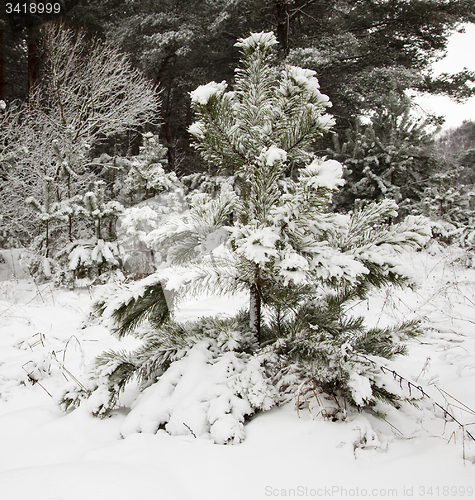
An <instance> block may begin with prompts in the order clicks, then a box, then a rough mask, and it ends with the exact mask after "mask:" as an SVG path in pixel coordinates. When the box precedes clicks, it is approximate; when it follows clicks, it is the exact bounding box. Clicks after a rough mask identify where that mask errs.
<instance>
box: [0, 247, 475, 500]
mask: <svg viewBox="0 0 475 500" xmlns="http://www.w3.org/2000/svg"><path fill="white" fill-rule="evenodd" d="M7 253H8V252H5V251H3V252H2V255H3V256H4V257H5V259H4V260H3V263H0V277H1V278H2V279H3V281H0V499H2V500H3V499H5V500H32V499H39V500H79V499H81V500H85V499H88V500H96V499H97V500H98V499H101V500H102V499H114V500H126V499H127V500H130V499H140V500H158V499H163V500H199V499H211V500H214V499H216V500H221V499H229V500H231V499H239V500H241V499H249V500H254V499H255V500H259V499H264V498H275V497H278V498H280V497H287V498H288V497H296V498H299V497H300V498H348V497H354V498H360V497H373V498H406V497H411V496H412V497H414V498H459V497H460V498H465V497H469V498H470V497H474V496H475V491H474V489H475V443H474V442H473V441H472V440H471V439H470V437H469V436H468V435H467V433H466V432H463V430H462V429H461V428H460V426H459V425H458V424H457V423H456V422H454V421H451V419H450V418H447V419H445V418H444V412H443V410H442V409H441V408H445V409H446V410H448V411H449V413H451V414H452V415H454V416H455V417H456V418H457V419H458V420H459V422H461V423H462V424H464V425H465V430H466V431H468V432H471V433H472V434H473V435H475V389H474V387H475V328H474V325H475V270H473V269H467V268H465V267H463V266H462V265H460V264H459V263H457V262H455V263H453V260H454V257H455V254H454V253H453V252H446V251H442V250H441V249H435V250H434V251H433V252H427V251H425V252H422V253H417V254H416V253H413V254H410V255H408V257H407V263H408V265H410V266H411V267H412V268H413V269H414V271H415V273H416V274H417V276H418V279H419V281H420V286H419V288H418V289H417V290H416V291H409V290H405V291H395V290H390V291H388V292H382V293H381V294H379V295H377V296H374V297H372V298H371V299H370V300H369V301H365V302H364V303H360V304H357V305H356V306H355V309H357V310H358V311H357V312H358V313H360V314H364V315H365V316H366V317H367V320H368V322H369V323H372V324H378V325H380V326H381V325H383V324H388V323H391V322H392V321H395V320H398V319H411V318H415V317H417V318H420V319H422V320H423V322H424V326H425V328H426V333H425V335H424V336H422V337H420V338H419V339H416V340H414V341H412V342H411V343H410V349H409V354H408V356H406V357H404V358H400V359H399V360H398V361H397V362H396V363H394V364H393V367H396V368H397V372H398V373H399V374H400V375H403V376H404V377H405V378H406V379H407V380H409V381H411V382H412V383H413V384H414V385H416V386H421V387H422V388H424V390H425V391H426V392H427V393H428V394H430V395H431V397H432V398H433V399H432V400H425V401H421V403H420V407H419V408H416V407H412V406H409V405H408V406H405V407H403V408H402V410H400V411H396V410H394V409H390V408H388V413H387V415H386V416H385V417H384V419H382V418H378V417H376V416H375V415H373V414H371V413H369V412H368V413H366V412H363V413H361V414H356V413H354V414H351V415H350V417H349V418H348V420H347V421H345V422H330V421H325V420H323V419H322V418H321V417H319V416H317V415H312V414H310V413H309V412H308V411H307V410H300V411H299V412H297V411H296V409H295V408H294V406H293V405H287V406H283V407H280V408H274V409H273V410H271V411H269V412H266V413H261V414H258V415H255V416H254V417H253V418H252V419H251V420H250V421H249V422H248V423H247V424H246V426H245V431H246V439H245V441H244V442H243V443H242V444H239V445H225V446H223V445H216V444H213V443H212V442H211V441H210V440H208V439H206V438H198V439H195V438H194V437H193V436H192V435H190V436H179V437H176V436H175V437H172V436H170V435H168V434H167V433H166V432H165V431H164V430H160V431H158V433H157V434H156V435H150V434H132V435H130V436H128V437H127V438H125V439H124V438H121V436H120V428H121V424H122V422H123V421H124V419H125V416H126V410H119V411H116V412H113V413H112V414H111V415H110V417H109V418H106V419H104V420H99V419H96V418H94V417H92V416H91V415H90V413H89V412H88V411H87V408H86V407H85V405H83V406H82V407H80V408H79V409H77V410H75V411H73V412H72V413H69V414H65V413H62V412H61V411H60V410H59V409H58V407H57V406H56V404H55V401H54V396H55V394H56V393H57V391H58V389H59V388H60V387H61V386H62V385H63V384H64V383H65V382H66V379H68V380H70V381H71V380H73V381H74V380H75V379H77V380H78V382H81V379H82V377H83V376H84V370H85V366H86V365H87V364H88V363H89V362H90V361H91V360H92V359H93V358H94V356H95V355H97V354H99V353H100V352H102V351H104V350H108V349H111V348H116V349H117V348H127V347H128V346H130V345H132V344H133V342H134V341H133V340H128V339H125V340H124V341H122V342H119V341H118V340H116V339H115V338H113V337H112V336H110V334H109V333H108V331H107V329H106V327H105V326H104V325H101V324H99V323H97V322H94V321H90V319H89V311H90V305H91V303H92V301H93V300H94V296H95V294H97V293H99V292H98V290H92V289H91V290H87V289H86V290H84V289H83V290H75V291H67V290H58V289H55V288H54V287H53V286H52V285H50V284H42V285H38V286H37V285H36V284H35V283H34V282H31V281H27V280H26V279H25V276H24V275H23V274H22V273H21V270H20V265H21V262H20V260H19V258H18V257H19V254H18V253H17V254H13V253H11V252H10V254H9V255H10V256H8V255H6V254H7ZM15 276H16V277H17V278H15ZM18 278H19V279H18ZM238 305H240V303H239V300H235V299H214V298H207V299H203V300H202V301H196V302H194V303H190V304H187V305H186V306H184V307H183V309H182V311H181V313H180V314H181V317H183V318H185V317H193V316H197V315H201V314H207V313H210V312H213V311H214V312H217V311H223V309H224V310H227V311H229V312H231V309H235V308H236V307H237V306H238ZM33 379H35V380H39V382H38V383H34V384H33V383H32V380H33ZM397 382H398V383H399V379H398V381H397ZM400 383H401V386H402V387H403V388H404V390H407V387H406V386H405V384H406V382H405V381H401V382H400ZM406 385H407V384H406ZM412 390H413V391H417V389H414V388H413V389H412ZM127 397H130V398H133V397H135V394H134V393H133V389H131V394H130V395H127V394H126V395H125V400H127ZM435 403H437V404H438V405H439V406H437V405H436V404H435Z"/></svg>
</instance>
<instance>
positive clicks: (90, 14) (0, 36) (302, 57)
mask: <svg viewBox="0 0 475 500" xmlns="http://www.w3.org/2000/svg"><path fill="white" fill-rule="evenodd" d="M34 3H35V2H26V4H28V5H29V4H34ZM58 5H60V14H54V13H53V14H50V15H47V14H43V15H39V14H38V13H36V14H30V11H31V9H30V8H29V10H28V13H26V14H25V13H24V12H20V13H18V12H11V13H9V14H7V10H6V7H5V2H3V1H2V3H1V4H0V7H1V12H2V14H1V21H0V23H1V24H0V27H1V30H0V99H1V100H3V101H4V102H6V103H7V104H8V111H4V112H3V115H4V117H3V122H2V127H3V132H2V137H3V139H2V141H3V142H2V143H3V149H4V151H3V153H2V157H1V166H0V168H1V179H2V183H3V184H4V189H2V214H1V216H2V222H3V224H2V226H3V230H2V233H3V234H2V240H1V244H2V245H3V246H8V245H11V244H12V243H13V242H14V241H15V245H16V246H18V244H21V245H25V244H31V242H32V238H34V237H35V236H38V234H39V233H38V231H39V225H38V224H37V223H36V221H35V219H34V217H32V212H31V210H33V211H35V210H36V211H37V213H38V210H40V209H39V206H36V209H35V207H34V205H31V203H30V207H31V210H30V208H29V209H28V210H26V205H25V204H24V203H23V202H24V200H25V199H26V198H28V197H29V196H30V197H34V198H35V199H36V200H37V202H38V203H40V204H41V203H43V204H44V200H43V201H42V202H41V200H40V199H44V196H45V194H44V192H45V189H50V191H51V193H52V192H53V191H54V190H55V189H56V188H57V187H58V186H56V184H57V183H58V182H59V183H60V184H61V185H62V184H64V182H66V183H68V187H67V188H66V191H67V195H65V194H64V193H62V194H61V192H62V188H61V189H59V190H58V189H56V195H55V200H54V201H55V202H58V203H60V202H61V203H62V204H63V205H64V203H65V201H64V200H65V198H72V197H73V195H79V194H81V195H84V194H85V193H86V192H87V191H93V190H92V189H89V188H90V187H91V185H92V183H94V182H96V181H101V182H103V184H102V185H103V188H104V196H105V201H111V200H117V201H118V202H120V203H121V204H122V205H124V206H127V205H131V204H136V203H138V202H140V201H142V200H143V199H145V198H146V197H148V196H149V195H151V194H154V193H156V192H157V188H156V187H155V188H154V187H151V186H149V188H146V187H144V186H145V184H144V182H145V181H144V180H142V187H139V186H138V185H136V186H135V188H134V189H132V187H131V185H130V180H129V182H128V190H127V189H123V186H122V185H123V184H124V183H125V178H126V177H127V175H128V174H129V170H130V168H131V167H130V165H131V163H130V162H131V161H132V160H131V158H132V157H134V158H136V157H137V156H138V155H140V153H139V148H140V147H145V144H144V140H143V138H142V134H143V133H152V134H154V135H156V136H157V138H158V139H159V141H160V144H161V145H162V146H163V148H165V149H161V150H160V152H158V151H157V154H158V155H159V156H158V157H157V158H156V159H155V160H156V161H157V162H159V163H160V165H161V166H162V168H163V169H164V171H165V172H167V173H174V174H175V175H176V176H177V177H178V178H180V179H181V178H183V177H184V176H189V175H190V174H198V173H206V174H210V175H214V174H216V168H215V167H213V166H212V165H209V164H206V163H205V162H204V161H203V160H202V158H201V157H200V155H199V154H197V152H196V151H195V150H194V148H193V147H191V145H190V140H191V137H190V134H189V133H188V127H189V126H190V125H191V123H192V122H193V114H192V112H191V107H190V95H189V93H190V92H191V91H192V90H194V89H195V88H196V87H197V86H198V85H201V84H204V83H207V82H209V81H213V80H214V81H217V82H220V81H222V80H226V81H227V82H229V83H231V82H232V81H233V79H234V67H235V66H236V64H237V61H238V58H239V53H238V51H237V50H236V48H235V47H234V43H235V41H236V40H237V39H238V38H239V37H241V36H244V35H246V34H248V33H250V32H251V31H254V32H258V31H270V30H272V31H273V32H274V33H275V35H276V37H277V40H278V41H279V45H278V46H277V63H278V64H281V65H284V64H295V65H298V66H301V67H305V68H309V69H311V70H314V71H316V74H317V77H318V80H319V84H320V86H321V88H322V91H323V92H324V93H325V94H326V95H328V96H329V98H330V100H331V102H332V108H331V114H332V116H333V117H334V119H335V122H336V123H335V125H334V127H333V128H332V132H331V133H330V134H325V135H324V136H323V137H322V138H321V139H320V140H319V141H317V142H316V143H315V146H314V151H315V152H316V153H318V154H319V155H320V156H324V155H326V156H327V157H329V158H335V159H337V160H339V161H340V162H342V163H343V164H344V166H345V168H346V171H345V174H344V176H345V179H347V180H348V181H349V182H347V183H346V185H345V187H343V189H342V190H341V191H340V193H339V194H338V195H337V196H336V198H335V200H334V203H335V205H336V206H337V207H338V208H339V209H343V210H345V211H347V210H351V209H352V208H353V205H354V203H355V202H356V201H357V200H379V199H382V198H387V197H390V198H392V199H395V200H396V201H397V202H398V203H399V205H400V208H402V209H403V210H405V209H406V207H411V210H412V211H414V210H417V211H418V212H419V213H426V214H428V213H429V212H430V213H431V215H433V216H435V215H438V216H440V217H441V218H442V219H444V220H446V219H447V221H448V222H449V223H451V224H452V223H455V226H456V227H457V229H460V226H461V224H465V223H467V222H468V219H467V217H466V216H467V215H468V213H467V212H466V211H464V215H462V214H461V211H460V203H462V204H463V203H467V200H469V199H470V196H469V191H470V189H469V188H467V187H462V186H460V184H461V183H462V184H468V185H470V182H467V181H469V180H470V179H471V178H472V177H471V167H472V166H473V160H471V157H472V156H473V154H472V153H471V150H472V149H473V147H474V143H473V140H474V139H473V127H472V126H471V124H470V123H467V124H465V125H463V126H462V127H461V128H460V130H458V131H453V132H450V133H447V134H445V136H444V137H440V136H437V137H438V138H437V140H435V137H436V136H435V135H434V133H435V132H436V130H437V125H438V124H439V123H441V119H442V117H437V116H423V115H422V114H421V113H420V111H419V110H418V109H417V106H415V105H414V104H413V103H412V102H411V100H410V99H409V97H407V96H408V95H411V91H415V90H416V91H419V92H423V93H428V94H433V95H435V94H444V95H448V96H451V97H452V98H453V99H457V100H461V101H463V99H465V98H467V97H469V96H471V95H473V92H474V90H473V81H474V79H475V75H474V74H473V73H472V72H470V71H463V72H461V73H458V74H455V75H449V74H442V75H438V76H434V74H433V73H432V71H431V64H432V63H433V62H434V61H436V60H437V59H439V58H441V57H443V55H444V50H445V48H446V46H447V39H448V37H449V35H450V34H451V33H453V32H454V31H456V30H458V29H461V26H462V23H471V22H473V20H474V11H473V5H472V3H471V2H469V1H455V0H453V1H452V0H451V1H440V2H439V1H436V2H434V1H419V0H417V1H410V2H408V1H396V0H394V1H384V2H382V1H370V0H366V1H358V2H345V1H331V2H328V1H325V2H322V1H318V0H307V1H303V0H302V1H300V0H295V1H261V0H259V1H255V0H239V1H224V0H223V1H209V2H208V1H206V2H197V3H196V5H195V3H194V2H193V1H191V0H190V1H187V2H180V1H161V2H158V3H157V2H149V1H132V0H128V1H125V0H124V1H118V0H106V1H103V2H92V1H81V0H76V1H67V0H64V1H61V2H58ZM49 21H54V22H61V23H63V25H64V26H65V27H69V28H71V29H72V30H78V29H81V30H82V35H81V40H82V42H81V43H82V44H83V45H84V46H83V47H82V48H81V47H78V45H80V44H79V43H78V42H77V41H72V40H69V41H67V40H60V39H57V40H55V41H54V43H56V48H53V49H52V48H51V47H48V46H47V43H48V42H46V41H45V36H46V35H45V33H46V32H45V30H44V29H43V28H44V26H45V23H47V22H49ZM46 31H47V30H46ZM69 36H72V35H71V34H70V35H69ZM68 43H69V44H71V45H67V44H68ZM65 44H66V45H65ZM74 44H75V45H76V48H77V49H76V51H77V56H78V59H77V60H76V62H75V64H76V67H66V65H67V64H69V63H70V62H71V61H68V60H67V51H68V50H73V48H72V47H73V45H74ZM89 44H91V45H89ZM101 44H106V45H107V46H108V47H111V48H113V51H114V54H115V56H114V57H115V59H114V60H109V61H108V66H109V69H110V71H109V70H105V71H109V73H114V72H115V77H114V76H113V75H112V74H109V77H110V78H111V80H109V83H108V84H110V85H112V87H111V88H109V89H105V88H102V89H101V91H100V92H103V91H106V92H109V93H111V92H115V96H113V97H111V94H109V96H110V100H109V102H108V103H107V106H109V107H111V106H112V107H114V106H115V104H113V103H114V102H115V103H118V102H122V103H125V101H124V99H123V97H124V96H123V95H121V94H120V90H119V88H114V87H113V85H114V83H113V78H117V79H119V78H121V75H124V74H125V73H127V71H128V69H126V67H127V64H126V62H125V59H121V58H120V56H119V53H120V54H124V55H127V57H128V59H129V60H130V61H131V63H132V65H133V67H134V68H136V69H137V71H138V72H139V73H140V75H141V76H143V78H144V80H145V81H146V82H147V85H148V90H147V91H146V92H148V93H147V96H146V97H145V96H144V95H142V96H140V95H138V94H139V91H137V93H136V94H137V95H136V96H135V97H130V99H131V100H130V102H129V104H128V106H129V107H128V109H129V110H134V112H133V113H132V114H134V113H135V116H131V115H130V114H127V112H126V113H125V114H124V110H119V109H118V108H117V109H116V116H115V117H109V116H106V114H104V116H103V117H102V118H101V120H102V121H101V123H100V124H99V123H98V124H96V125H95V129H94V131H92V129H90V130H88V131H84V133H83V131H82V132H81V134H80V135H81V141H79V142H78V140H79V136H78V137H77V138H75V139H74V140H75V141H76V142H77V144H76V145H75V146H74V148H76V149H74V152H73V151H72V150H71V148H72V146H71V145H70V146H68V147H66V146H62V150H61V151H59V150H57V149H56V150H55V148H57V147H58V146H57V144H58V141H60V142H61V141H63V139H64V137H66V136H67V134H68V133H69V134H72V132H71V129H70V128H69V129H68V127H71V126H72V127H74V126H76V125H71V123H69V122H68V120H73V118H72V117H70V118H66V119H65V120H64V123H63V125H65V127H64V130H62V131H59V130H58V131H57V134H59V135H58V136H57V137H53V136H52V135H51V134H52V132H51V131H50V132H45V130H44V129H45V126H44V124H41V120H42V119H45V118H44V116H43V117H42V118H41V117H37V118H32V120H33V121H35V122H36V123H35V124H32V125H31V127H30V132H29V134H30V138H26V137H25V136H26V135H27V133H26V132H23V133H22V135H23V139H22V140H23V146H22V147H26V146H25V141H26V142H29V143H30V145H32V144H35V141H36V142H37V143H38V144H40V145H41V146H40V147H39V148H38V147H34V149H36V152H37V154H40V155H41V157H42V158H43V159H42V160H40V161H38V160H35V161H32V159H31V157H30V160H27V159H26V158H24V157H23V158H21V159H19V158H18V159H17V160H14V158H16V156H17V155H18V154H19V152H18V149H19V148H17V149H16V151H13V150H12V147H13V142H12V141H13V140H12V139H11V138H10V139H6V138H5V137H6V136H5V134H6V131H5V127H6V126H7V125H6V122H9V125H8V126H10V127H11V126H12V118H8V117H10V116H11V115H13V114H14V112H13V108H15V106H16V105H17V103H19V102H29V103H30V108H29V111H28V113H30V114H31V115H33V114H34V113H38V112H39V110H38V108H39V105H38V106H36V110H35V111H33V109H32V104H33V102H34V100H35V99H37V100H38V99H39V100H43V101H44V100H45V99H51V96H48V92H49V93H51V92H53V93H54V92H55V90H54V89H52V88H51V85H53V86H54V85H61V88H62V92H65V93H66V94H67V93H70V94H74V93H75V92H77V91H78V90H77V89H78V88H77V84H78V80H79V79H80V78H82V77H83V76H81V75H80V70H79V65H80V63H79V61H80V57H88V55H87V53H88V51H90V52H91V53H94V51H95V52H96V56H97V54H98V53H99V52H100V51H101V50H102V49H101ZM86 46H87V48H88V51H86V50H85V49H86ZM58 47H60V48H58ZM65 47H68V49H66V48H65ZM51 49H52V50H54V51H57V52H62V54H58V53H56V54H52V52H51ZM80 51H83V54H82V56H79V52H80ZM116 52H117V53H116ZM61 57H62V58H63V59H61ZM104 61H105V58H104V59H103V60H102V62H104ZM96 64H100V61H99V59H97V62H96ZM55 65H56V66H57V67H56V68H55ZM58 65H59V66H58ZM113 66H114V67H113ZM57 71H65V73H64V75H61V77H60V78H58V76H57V75H58V73H55V72H57ZM89 71H90V75H89V77H90V78H93V79H92V80H91V82H90V85H97V83H98V82H99V80H100V79H101V78H103V77H104V68H102V69H101V71H96V69H94V68H93V67H92V63H91V65H90V68H89ZM68 72H69V73H68ZM55 75H56V76H55ZM94 78H95V79H96V81H94ZM130 78H132V77H130ZM131 81H132V80H131ZM126 85H127V84H126V83H125V82H124V87H125V86H126ZM47 87H49V90H48V91H47V90H46V89H47ZM151 89H153V92H151ZM56 90H57V89H56ZM129 90H130V88H129ZM152 93H154V94H155V97H156V98H155V99H154V97H153V96H152ZM35 96H36V97H35ZM93 99H98V97H97V95H96V96H95V97H93ZM114 99H116V101H114ZM127 99H129V96H127ZM133 99H135V101H133ZM140 100H141V102H140V105H139V108H140V109H138V108H137V109H136V108H135V105H136V103H138V102H139V101H140ZM152 101H153V102H152ZM84 102H85V101H83V102H82V104H84ZM56 104H57V105H60V103H59V104H58V103H56ZM82 104H81V103H79V101H77V100H76V102H75V104H72V106H79V107H78V108H77V109H76V110H75V109H73V108H71V109H70V112H71V113H76V114H77V113H79V111H78V110H80V106H81V105H82ZM52 105H53V104H51V102H50V103H48V104H46V103H45V102H42V106H52ZM95 105H96V103H94V102H92V101H91V102H90V106H91V109H93V107H94V106H95ZM105 105H106V103H105V101H104V102H102V103H101V106H102V109H104V106H105ZM22 113H25V111H24V110H23V111H22ZM78 116H79V115H78ZM78 116H76V118H75V120H76V121H77V120H78V119H80V118H78ZM23 119H24V118H22V120H23ZM81 119H85V117H84V116H83V117H82V118H81ZM46 120H48V118H46ZM106 124H107V126H106ZM22 126H23V127H25V128H26V126H25V125H22ZM35 127H36V128H35ZM37 129H41V131H38V130H37ZM68 130H69V131H68ZM76 132H77V131H76ZM41 134H43V135H44V134H46V136H45V137H41ZM48 134H49V135H48ZM91 134H92V136H91ZM7 135H8V134H7ZM35 136H36V138H35ZM86 136H87V137H86ZM68 140H70V139H68ZM5 141H7V143H8V144H7V143H6V142H5ZM55 141H56V142H55ZM150 147H151V146H150ZM157 147H158V146H157ZM68 148H69V152H66V151H65V149H68ZM81 148H82V149H81ZM84 148H87V151H86V150H85V149H84ZM13 149H14V148H13ZM40 149H41V152H40ZM43 150H48V151H47V152H46V151H43ZM46 155H48V156H49V157H50V159H49V160H48V161H49V162H50V164H51V165H53V164H56V163H63V164H64V163H65V162H64V156H65V155H69V157H70V159H69V160H68V162H69V163H70V166H69V167H64V165H63V167H61V168H63V170H64V168H71V169H73V170H74V169H77V170H78V172H79V170H81V169H82V170H81V172H82V174H81V176H80V177H77V176H74V174H71V173H70V174H67V173H65V172H63V173H62V174H59V177H58V176H55V175H52V174H51V172H50V171H49V170H48V169H46V170H45V169H43V170H41V167H40V166H39V164H40V163H44V161H45V160H44V158H45V156H46ZM55 155H56V156H55ZM57 155H60V156H61V155H62V156H63V158H62V159H58V157H57ZM71 155H75V158H72V157H71ZM155 160H154V161H155ZM134 161H135V160H134ZM145 161H149V162H150V161H151V160H145ZM15 162H16V163H15ZM55 162H56V163H55ZM20 163H21V165H22V168H24V169H27V170H30V171H31V175H32V176H33V178H35V181H32V179H28V180H26V179H24V180H21V181H19V180H18V178H17V179H16V181H13V180H12V177H18V176H15V175H14V168H15V165H17V166H18V168H19V165H20ZM73 164H74V165H76V166H74V165H73ZM25 165H26V167H25ZM83 166H84V168H83ZM61 168H60V169H59V170H61ZM53 169H54V167H51V170H53ZM47 170H48V171H47ZM22 176H24V177H26V174H22ZM38 176H39V177H42V179H41V181H40V182H37V177H38ZM49 178H52V179H53V181H51V182H50V181H48V180H47V179H49ZM73 178H74V179H73ZM66 179H67V180H66ZM187 179H188V181H187V180H186V179H184V180H183V182H185V183H187V182H188V184H189V185H191V184H190V183H193V184H192V185H193V186H194V187H196V185H197V184H196V182H198V179H197V178H195V179H194V181H191V180H190V178H189V177H187ZM18 182H20V184H18ZM48 182H50V184H49V186H50V187H49V188H48V187H46V185H48ZM11 184H13V185H12V187H13V189H10V188H8V187H7V186H9V185H11ZM72 184H75V185H74V186H73V185H72ZM97 189H99V188H97ZM158 190H160V189H158ZM14 193H15V194H14ZM19 195H20V196H19ZM48 196H49V195H48ZM461 198H464V201H463V202H462V201H461ZM52 200H53V199H52ZM416 206H417V208H416ZM62 209H63V212H64V206H63V208H62ZM58 210H59V208H58ZM66 211H67V210H66ZM407 212H409V210H408V209H407V210H406V213H407ZM41 217H43V219H44V217H45V216H44V213H43V215H42V216H41ZM61 217H63V219H64V218H65V217H66V214H65V213H62V215H61V216H59V215H58V217H53V219H54V221H53V219H52V221H51V228H50V229H49V232H52V234H53V233H54V232H55V231H59V229H57V228H56V227H55V226H57V225H58V224H59V225H60V226H61V228H63V226H64V220H63V221H61V222H60V219H61ZM107 217H108V221H107V224H109V226H110V229H111V230H112V225H111V223H110V221H111V217H112V215H111V214H109V215H108V216H107ZM85 218H86V217H85V215H84V216H83V219H85ZM73 219H74V220H73ZM76 219H77V217H72V216H71V214H69V215H68V224H67V226H68V228H67V232H68V234H69V235H68V238H69V239H70V240H72V239H73V233H74V237H75V238H77V237H78V236H80V232H81V227H82V226H81V224H79V225H78V222H77V220H76ZM33 222H34V223H33ZM43 222H44V220H43ZM83 222H84V224H86V225H87V223H88V222H87V221H83ZM92 222H93V221H92V220H90V221H89V224H92ZM32 223H33V224H32ZM442 226H443V227H442ZM103 228H104V225H103ZM444 228H445V229H444ZM447 230H448V226H447V225H446V224H445V225H444V224H442V225H441V226H440V228H439V231H442V232H444V234H445V233H446V232H447ZM61 231H62V229H61ZM461 231H462V233H464V234H465V233H466V230H465V229H464V230H461ZM464 231H465V232H464ZM43 232H44V231H43ZM459 232H460V231H459ZM112 233H113V231H112ZM112 233H111V235H109V236H107V238H108V239H113V238H114V236H115V235H113V234H112ZM449 233H450V231H449ZM457 236H458V233H457ZM48 237H49V236H48ZM447 238H449V239H450V238H452V233H450V235H449V236H447ZM49 244H50V242H48V245H49ZM48 245H46V246H47V247H48ZM60 246H62V245H60ZM56 250H57V249H56ZM48 255H49V252H48Z"/></svg>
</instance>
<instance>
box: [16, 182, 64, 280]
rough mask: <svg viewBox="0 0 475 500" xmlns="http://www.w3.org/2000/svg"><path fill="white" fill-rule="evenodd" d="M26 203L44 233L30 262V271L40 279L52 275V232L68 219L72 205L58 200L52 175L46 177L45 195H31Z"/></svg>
mask: <svg viewBox="0 0 475 500" xmlns="http://www.w3.org/2000/svg"><path fill="white" fill-rule="evenodd" d="M25 202H26V204H27V205H28V206H29V207H30V209H31V210H32V211H33V213H34V214H35V216H36V218H37V219H38V221H39V223H40V226H41V227H42V229H43V230H44V233H42V234H41V233H40V235H39V236H38V237H37V238H36V240H35V242H34V244H33V246H32V248H33V251H34V253H35V256H34V257H33V258H32V260H31V262H30V263H29V269H30V272H31V273H32V274H33V275H35V276H38V277H39V278H40V279H45V278H46V279H49V278H51V277H52V272H53V268H54V267H55V265H56V264H55V262H54V261H53V259H52V258H51V257H52V246H53V245H52V234H53V232H54V230H55V229H57V225H58V223H60V222H63V223H64V222H65V221H67V220H68V216H69V214H70V211H71V207H70V206H69V204H68V203H60V202H58V201H57V198H56V192H55V184H54V180H53V178H52V177H45V178H44V183H43V197H42V199H39V200H38V199H37V198H35V197H34V196H29V197H28V198H27V199H26V200H25Z"/></svg>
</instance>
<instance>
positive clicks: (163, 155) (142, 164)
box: [125, 132, 176, 201]
mask: <svg viewBox="0 0 475 500" xmlns="http://www.w3.org/2000/svg"><path fill="white" fill-rule="evenodd" d="M142 137H143V144H142V146H140V150H139V154H138V156H135V157H134V158H132V160H131V162H130V168H129V172H128V175H127V179H126V180H125V184H126V187H127V189H128V191H129V193H141V194H142V196H143V195H144V196H145V199H146V200H148V199H149V198H150V197H151V196H153V195H155V194H158V193H160V192H161V191H164V190H166V189H169V188H171V187H172V185H173V183H174V182H176V175H175V173H174V172H171V173H168V174H166V173H165V168H164V167H165V166H166V164H167V148H165V147H164V146H163V145H162V144H160V140H159V138H158V136H156V135H154V134H152V133H151V132H146V133H145V134H142ZM138 201H142V200H138Z"/></svg>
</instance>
